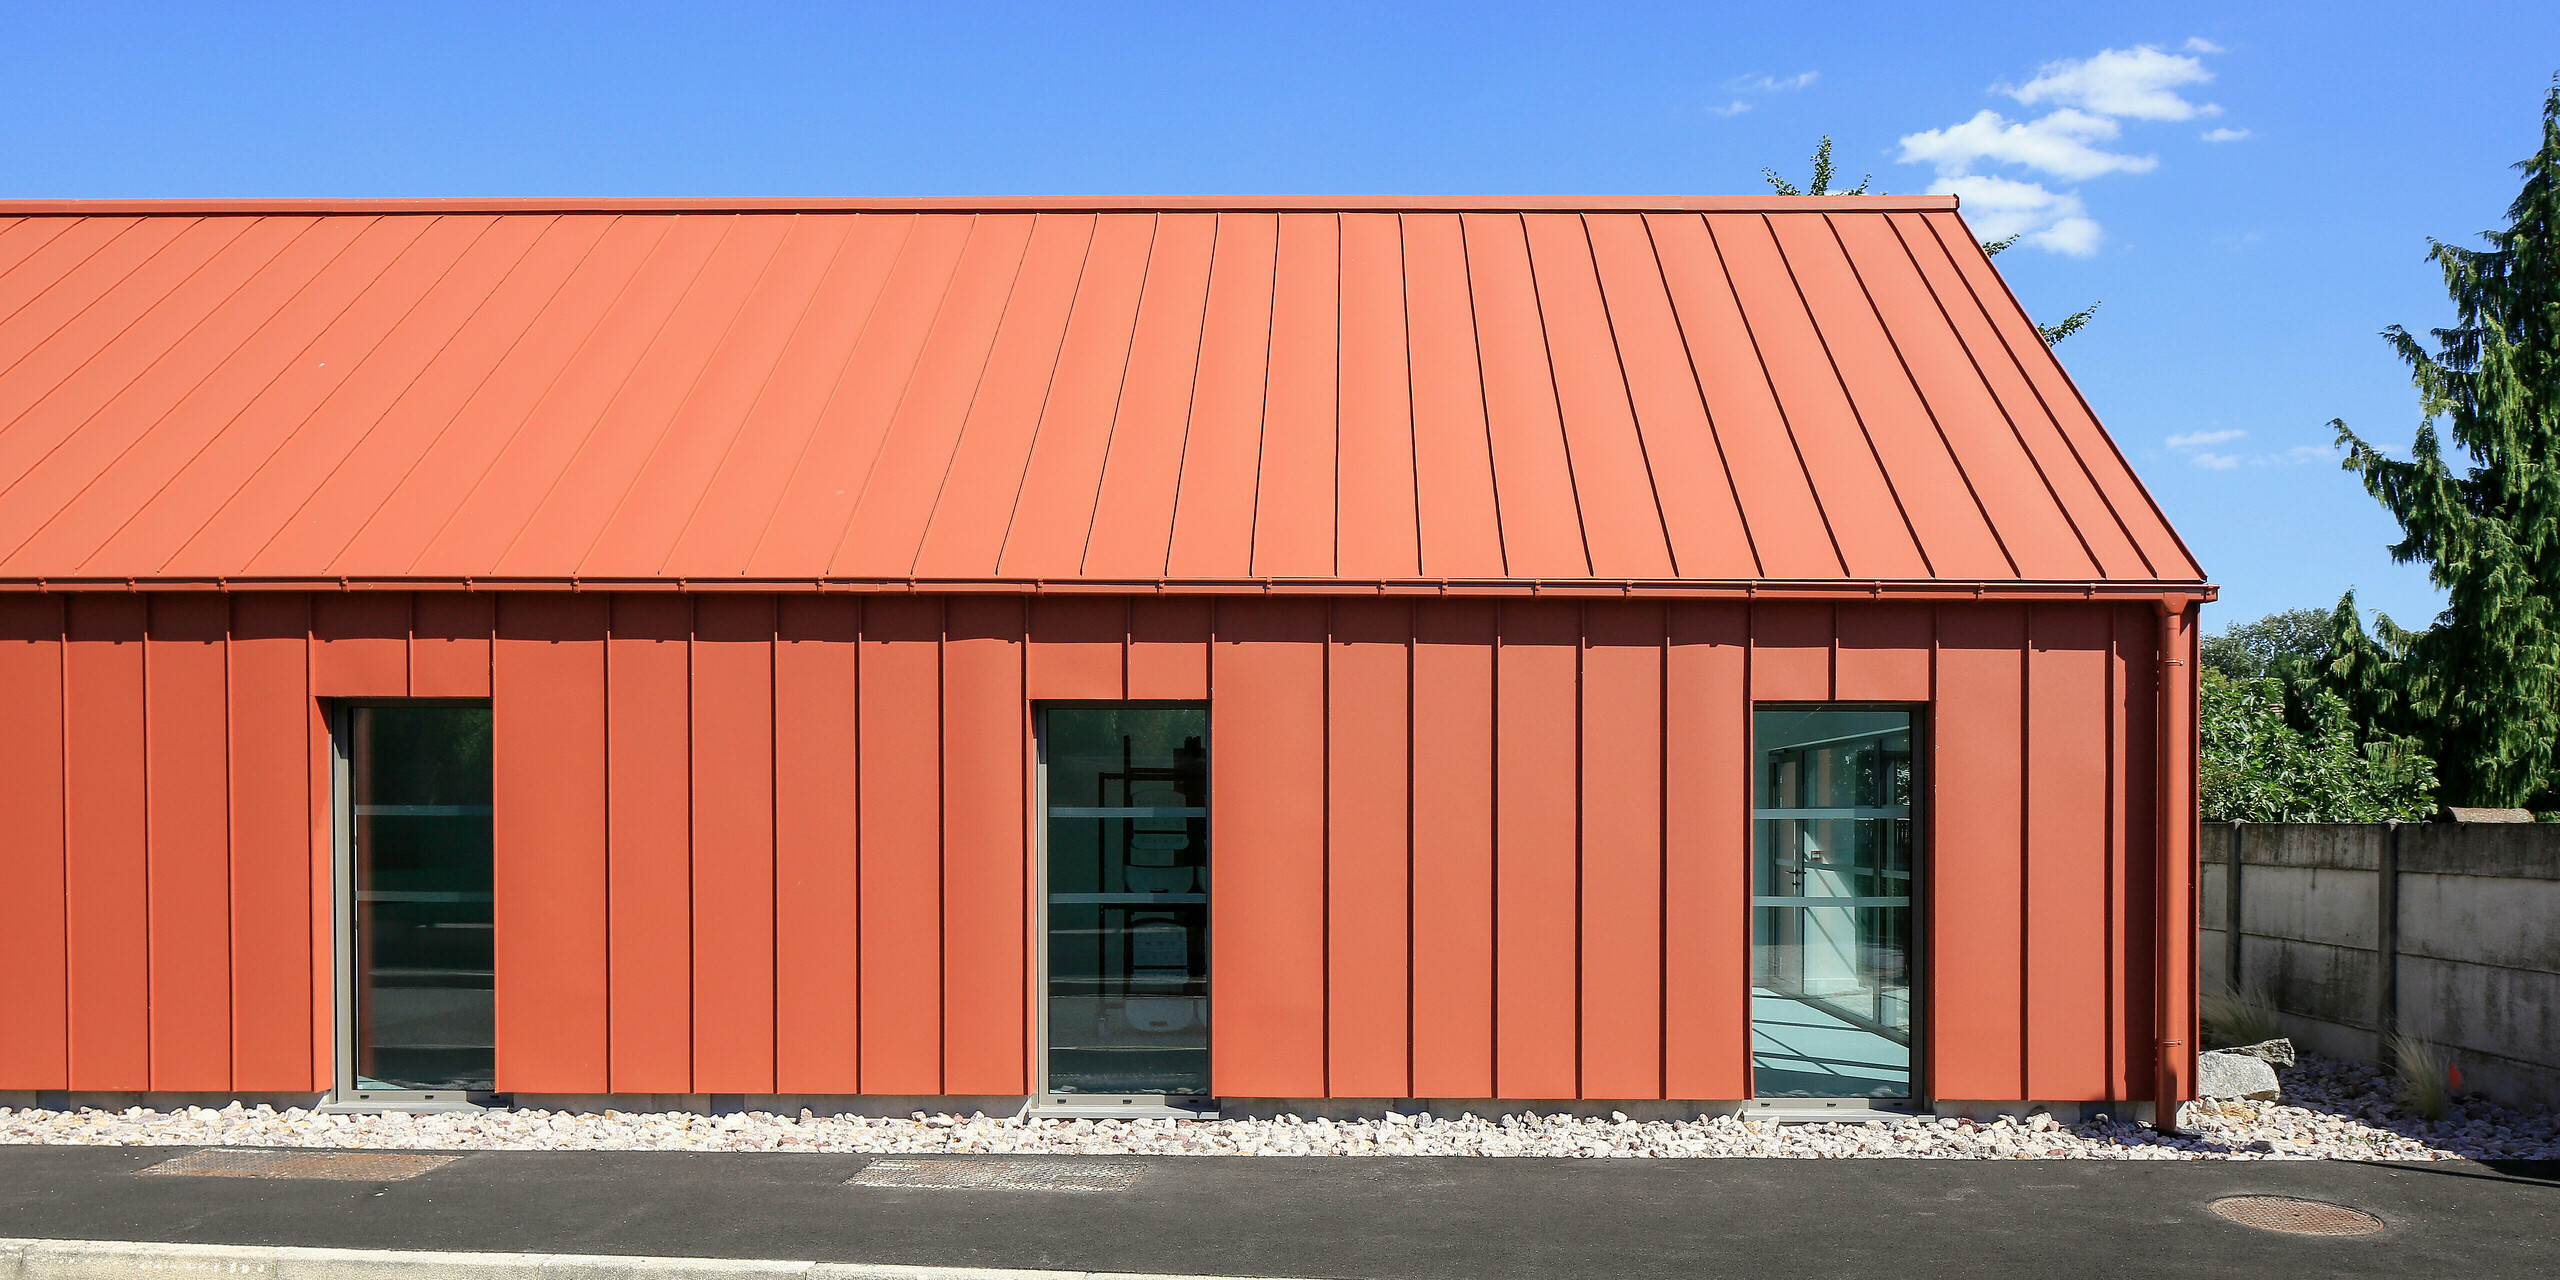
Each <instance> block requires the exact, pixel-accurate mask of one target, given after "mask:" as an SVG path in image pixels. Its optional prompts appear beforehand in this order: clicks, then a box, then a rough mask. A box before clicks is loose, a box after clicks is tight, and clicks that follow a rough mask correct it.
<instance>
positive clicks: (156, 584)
mask: <svg viewBox="0 0 2560 1280" xmlns="http://www.w3.org/2000/svg"><path fill="white" fill-rule="evenodd" d="M2217 590H2218V589H2217V588H2216V587H2214V586H2213V585H2212V584H2210V583H2204V582H2170V581H2160V580H2156V579H2117V580H2112V581H2106V580H2076V579H2075V580H2059V579H2056V580H2043V579H2024V578H2004V579H1980V580H1973V579H1952V578H1896V579H1868V578H1845V579H1844V578H1566V579H1560V580H1559V579H1545V578H1070V579H1052V578H913V577H904V578H892V577H798V578H748V577H717V578H679V577H654V576H644V575H634V576H628V577H604V576H586V575H579V574H570V575H565V576H540V577H486V578H483V577H325V576H319V575H293V576H262V577H223V576H193V577H182V576H159V577H68V576H67V577H6V578H0V592H11V591H22V592H44V593H47V594H55V593H69V592H91V591H119V592H135V591H327V592H357V591H439V592H442V591H468V592H499V591H576V592H584V591H675V592H695V593H709V592H733V591H748V592H761V593H766V594H774V593H781V594H831V593H853V594H867V595H1029V596H1096V595H1103V596H1129V595H1151V596H1333V597H1339V596H1359V595H1366V596H1420V597H1434V598H1437V597H1492V598H1511V599H1525V598H1532V597H1535V598H1542V599H1543V598H1556V599H1609V600H1904V601H1966V600H1975V601H2007V602H2026V601H2038V600H2046V601H2066V600H2071V601H2094V600H2110V601H2117V602H2121V603H2128V604H2131V603H2143V604H2157V603H2159V602H2161V601H2164V600H2167V601H2178V602H2182V603H2190V604H2194V603H2203V602H2206V601H2210V600H2212V599H2214V597H2215V595H2216V593H2217Z"/></svg>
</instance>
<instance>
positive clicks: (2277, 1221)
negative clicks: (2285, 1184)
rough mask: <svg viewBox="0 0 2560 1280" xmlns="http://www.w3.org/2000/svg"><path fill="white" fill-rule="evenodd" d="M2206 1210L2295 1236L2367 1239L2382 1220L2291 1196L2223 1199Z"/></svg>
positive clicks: (2207, 1206) (2357, 1210)
mask: <svg viewBox="0 0 2560 1280" xmlns="http://www.w3.org/2000/svg"><path fill="white" fill-rule="evenodd" d="M2205 1207H2206V1208H2208V1209H2211V1210H2213V1211H2214V1212H2215V1213H2217V1214H2220V1215H2222V1216H2223V1217H2225V1218H2229V1219H2230V1220H2232V1221H2233V1222H2237V1223H2239V1224H2240V1225H2241V1226H2244V1227H2257V1228H2260V1229H2261V1230H2266V1231H2288V1232H2291V1233H2293V1234H2294V1235H2298V1236H2369V1235H2372V1234H2373V1233H2374V1232H2376V1231H2380V1230H2382V1219H2380V1218H2377V1217H2375V1216H2373V1215H2372V1214H2370V1213H2366V1212H2364V1211H2363V1210H2361V1209H2350V1208H2347V1207H2346V1206H2345V1205H2336V1204H2322V1203H2321V1202H2319V1201H2317V1200H2296V1199H2294V1198H2293V1197H2291V1196H2225V1197H2223V1198H2222V1199H2220V1200H2216V1201H2214V1202H2213V1203H2212V1204H2209V1205H2206V1206H2205Z"/></svg>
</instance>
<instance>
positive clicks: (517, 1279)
mask: <svg viewBox="0 0 2560 1280" xmlns="http://www.w3.org/2000/svg"><path fill="white" fill-rule="evenodd" d="M142 1275H149V1276H262V1277H269V1278H270V1280H653V1278H655V1277H662V1276H663V1277H675V1278H677V1280H781V1278H782V1277H798V1278H801V1280H1242V1278H1240V1277H1224V1276H1165V1275H1151V1274H1148V1275H1142V1274H1139V1273H1136V1272H1127V1271H1026V1270H1017V1269H1013V1268H1006V1267H906V1266H895V1265H891V1264H887V1263H869V1262H771V1261H762V1260H757V1259H744V1258H739V1259H732V1258H630V1257H613V1256H606V1255H597V1254H574V1253H441V1252H438V1253H428V1252H411V1251H405V1250H394V1249H307V1248H301V1247H298V1246H293V1245H238V1244H148V1243H140V1242H134V1241H124V1240H0V1280H109V1278H111V1277H125V1276H142Z"/></svg>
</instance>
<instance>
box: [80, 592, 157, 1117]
mask: <svg viewBox="0 0 2560 1280" xmlns="http://www.w3.org/2000/svg"><path fill="white" fill-rule="evenodd" d="M64 607H65V609H66V610H67V611H68V614H69V617H68V625H67V627H66V632H67V634H66V636H65V643H64V653H63V842H64V845H65V865H66V867H67V871H66V873H65V875H64V892H65V894H66V896H67V898H68V905H69V912H68V920H69V938H68V940H67V941H68V947H67V951H68V954H69V957H70V994H71V999H70V1005H71V1072H70V1087H71V1088H74V1089H81V1090H91V1089H102V1090H128V1089H148V1088H150V1087H151V1045H150V1039H151V1032H150V1018H151V974H150V963H151V932H150V896H149V881H148V872H147V869H146V868H147V864H148V861H149V854H148V851H147V842H148V840H149V832H148V827H147V824H146V822H145V820H144V814H145V813H146V812H147V806H148V804H149V797H148V784H147V781H146V778H145V768H146V766H145V764H144V761H145V760H146V758H147V754H146V747H145V745H144V743H145V737H144V735H145V733H146V730H145V728H144V710H143V697H144V694H143V681H144V676H143V662H142V646H143V633H144V628H145V616H146V612H147V607H146V605H145V604H144V598H143V597H141V596H138V595H94V596H93V595H78V596H72V597H70V598H69V599H67V600H66V601H64Z"/></svg>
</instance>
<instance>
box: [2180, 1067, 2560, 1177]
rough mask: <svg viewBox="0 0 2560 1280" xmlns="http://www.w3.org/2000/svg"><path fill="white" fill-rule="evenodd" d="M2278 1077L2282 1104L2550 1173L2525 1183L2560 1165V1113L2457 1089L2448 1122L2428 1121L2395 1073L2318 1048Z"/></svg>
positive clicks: (2482, 1160)
mask: <svg viewBox="0 0 2560 1280" xmlns="http://www.w3.org/2000/svg"><path fill="white" fill-rule="evenodd" d="M2276 1075H2277V1078H2278V1080H2279V1081H2280V1083H2281V1084H2282V1085H2283V1090H2284V1093H2283V1097H2282V1099H2281V1100H2280V1103H2279V1105H2281V1106H2284V1107H2292V1108H2298V1109H2300V1110H2303V1111H2309V1112H2312V1113H2314V1114H2316V1115H2323V1116H2332V1117H2335V1118H2337V1119H2340V1120H2345V1121H2350V1122H2353V1123H2355V1124H2358V1125H2362V1126H2365V1127H2367V1128H2371V1129H2379V1130H2383V1131H2385V1132H2388V1133H2391V1134H2394V1135H2397V1136H2399V1137H2401V1138H2405V1139H2407V1140H2409V1141H2411V1142H2414V1143H2416V1144H2418V1145H2420V1146H2422V1147H2425V1148H2426V1149H2428V1150H2430V1151H2438V1152H2442V1153H2444V1154H2446V1155H2450V1156H2458V1157H2460V1158H2462V1159H2463V1160H2466V1161H2471V1162H2475V1164H2487V1165H2490V1166H2493V1167H2495V1166H2506V1167H2512V1168H2517V1169H2534V1168H2539V1169H2542V1170H2545V1171H2546V1172H2544V1173H2542V1174H2528V1175H2521V1180H2523V1181H2528V1182H2542V1181H2550V1180H2552V1178H2551V1175H2550V1174H2549V1172H2548V1171H2549V1170H2552V1169H2560V1159H2553V1158H2550V1157H2560V1116H2555V1115H2553V1114H2552V1113H2549V1112H2542V1113H2538V1114H2536V1113H2528V1112H2525V1111H2522V1110H2519V1109H2517V1108H2514V1107H2509V1106H2506V1105H2503V1104H2501V1103H2498V1102H2495V1101H2492V1100H2491V1099H2488V1098H2484V1097H2481V1096H2479V1095H2477V1094H2458V1095H2456V1096H2455V1098H2454V1100H2453V1105H2452V1107H2451V1108H2449V1109H2448V1110H2447V1111H2446V1113H2445V1118H2444V1119H2442V1120H2427V1119H2424V1118H2422V1117H2419V1116H2415V1115H2412V1114H2410V1113H2409V1112H2408V1111H2407V1110H2406V1109H2405V1108H2403V1107H2402V1106H2401V1105H2400V1098H2399V1092H2400V1082H2399V1080H2398V1078H2397V1077H2395V1076H2393V1075H2392V1074H2391V1073H2390V1072H2388V1071H2385V1070H2383V1069H2381V1068H2379V1067H2371V1066H2367V1065H2365V1064H2363V1063H2358V1062H2345V1061H2341V1060H2339V1059H2335V1058H2324V1057H2322V1056H2320V1055H2318V1054H2313V1053H2305V1054H2303V1055H2302V1058H2301V1061H2300V1062H2298V1063H2297V1064H2295V1065H2294V1066H2290V1067H2280V1068H2278V1069H2277V1071H2276ZM2223 1149H2225V1150H2230V1149H2232V1148H2230V1147H2224V1148H2223ZM2383 1158H2384V1159H2386V1160H2388V1159H2391V1158H2392V1157H2390V1156H2389V1155H2384V1156H2383ZM2396 1167H2417V1166H2413V1165H2400V1166H2396Z"/></svg>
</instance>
